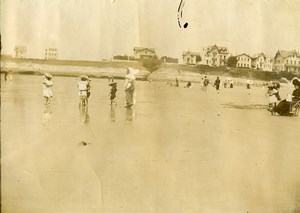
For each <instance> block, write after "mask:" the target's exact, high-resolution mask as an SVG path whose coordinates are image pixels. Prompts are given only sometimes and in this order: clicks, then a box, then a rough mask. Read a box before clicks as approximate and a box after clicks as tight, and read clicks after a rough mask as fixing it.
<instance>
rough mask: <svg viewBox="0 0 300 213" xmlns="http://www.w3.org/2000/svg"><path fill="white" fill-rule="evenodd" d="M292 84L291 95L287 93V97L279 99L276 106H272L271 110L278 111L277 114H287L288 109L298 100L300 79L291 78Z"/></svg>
mask: <svg viewBox="0 0 300 213" xmlns="http://www.w3.org/2000/svg"><path fill="white" fill-rule="evenodd" d="M292 84H293V85H294V88H295V89H294V91H293V93H292V95H291V98H289V97H290V95H288V98H286V99H284V100H283V101H281V102H280V103H279V104H278V105H277V106H276V107H274V109H273V112H276V113H278V114H279V115H289V114H290V109H291V108H293V106H294V105H295V104H296V103H297V102H298V101H299V100H300V81H299V79H293V80H292Z"/></svg>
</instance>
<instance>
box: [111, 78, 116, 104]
mask: <svg viewBox="0 0 300 213" xmlns="http://www.w3.org/2000/svg"><path fill="white" fill-rule="evenodd" d="M109 86H111V89H110V93H109V95H110V104H111V105H112V104H113V103H114V102H115V98H116V93H117V82H112V83H110V84H109Z"/></svg>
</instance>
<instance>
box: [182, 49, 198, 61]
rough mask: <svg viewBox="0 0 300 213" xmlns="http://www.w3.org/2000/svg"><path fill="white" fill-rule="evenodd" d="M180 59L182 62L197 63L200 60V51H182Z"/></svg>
mask: <svg viewBox="0 0 300 213" xmlns="http://www.w3.org/2000/svg"><path fill="white" fill-rule="evenodd" d="M182 59H183V63H184V64H197V63H198V62H200V61H201V55H200V53H196V52H190V51H184V52H183V53H182Z"/></svg>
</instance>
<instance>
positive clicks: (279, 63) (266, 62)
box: [14, 45, 300, 74]
mask: <svg viewBox="0 0 300 213" xmlns="http://www.w3.org/2000/svg"><path fill="white" fill-rule="evenodd" d="M14 50H15V57H16V58H26V51H27V49H26V47H24V46H16V47H15V49H14ZM120 58H124V60H140V59H153V58H158V57H157V54H156V50H155V49H154V48H147V47H134V49H133V56H120ZM230 58H234V60H235V62H236V63H235V64H234V65H233V66H234V67H239V68H249V69H255V70H263V71H287V72H294V73H299V74H300V54H299V52H297V51H296V50H292V51H286V50H278V51H277V53H276V54H275V57H274V58H273V57H271V56H269V55H266V54H264V53H258V54H255V55H252V56H250V55H249V54H247V53H242V54H238V55H235V56H234V55H232V54H230V52H229V50H228V48H227V47H220V46H217V45H212V46H208V47H205V48H202V49H201V51H200V52H191V51H184V52H183V53H182V60H183V63H184V64H188V65H197V64H201V65H208V66H212V67H220V66H228V60H229V59H230ZM45 59H46V60H57V59H58V50H57V49H56V48H47V49H45ZM161 60H162V61H163V62H164V63H178V59H177V58H172V57H168V56H163V57H161Z"/></svg>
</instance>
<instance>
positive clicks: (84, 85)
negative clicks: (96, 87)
mask: <svg viewBox="0 0 300 213" xmlns="http://www.w3.org/2000/svg"><path fill="white" fill-rule="evenodd" d="M90 81H91V80H90V79H89V77H88V76H86V75H81V76H79V80H78V82H77V85H78V89H79V92H78V96H79V98H80V101H81V102H80V103H82V104H83V105H84V106H86V105H87V104H88V98H89V97H90V95H91V85H90Z"/></svg>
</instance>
